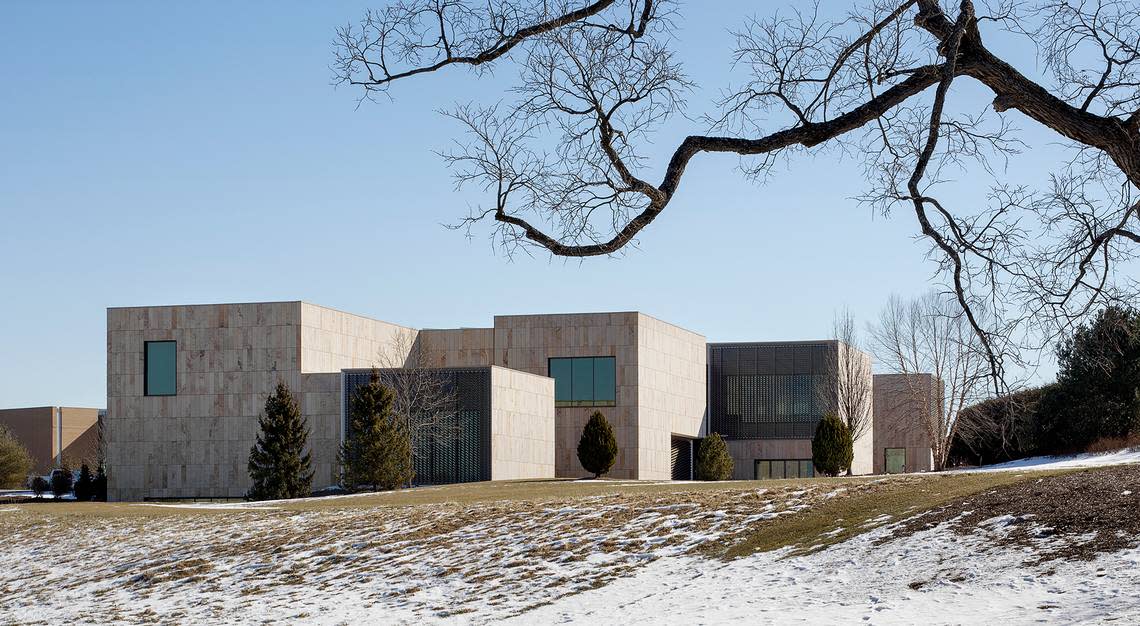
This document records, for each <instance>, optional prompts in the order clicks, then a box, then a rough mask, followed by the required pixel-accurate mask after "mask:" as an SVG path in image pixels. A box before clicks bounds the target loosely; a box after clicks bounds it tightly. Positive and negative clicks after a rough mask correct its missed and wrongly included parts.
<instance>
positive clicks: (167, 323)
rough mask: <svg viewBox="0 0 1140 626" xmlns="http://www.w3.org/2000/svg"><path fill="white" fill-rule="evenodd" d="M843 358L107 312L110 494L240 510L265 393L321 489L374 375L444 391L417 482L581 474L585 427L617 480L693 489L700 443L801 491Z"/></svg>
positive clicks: (667, 327) (346, 317)
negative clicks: (272, 396) (591, 428)
mask: <svg viewBox="0 0 1140 626" xmlns="http://www.w3.org/2000/svg"><path fill="white" fill-rule="evenodd" d="M846 349H847V348H846V346H844V345H842V344H840V343H838V342H834V341H817V342H779V343H748V344H711V345H710V344H707V343H706V342H705V338H704V337H703V336H701V335H699V334H697V333H694V332H692V331H689V330H685V329H683V328H680V327H678V326H675V325H673V324H669V323H667V322H664V321H661V320H658V319H656V318H654V317H651V316H649V315H645V314H644V313H638V312H617V313H576V314H548V315H505V316H496V317H495V318H494V320H493V324H492V325H491V326H490V327H487V328H457V329H416V328H411V327H407V326H401V325H397V324H392V323H389V322H383V321H380V320H375V319H370V318H367V317H362V316H359V315H353V314H350V313H344V312H341V311H337V310H334V309H329V308H326V307H321V306H317V305H314V304H310V303H307V302H298V301H295V302H263V303H246V304H209V305H179V306H155V307H128V308H111V309H108V310H107V415H106V419H105V436H106V446H107V449H106V458H107V470H108V479H109V495H110V497H111V498H112V499H115V500H137V499H144V498H215V497H240V496H241V495H243V494H244V493H245V492H246V490H247V488H248V486H249V478H248V474H247V471H246V462H247V459H248V455H249V450H250V447H251V446H252V445H253V443H254V440H255V437H256V434H257V417H258V415H259V414H260V413H261V411H262V408H263V406H264V402H265V398H266V396H267V395H268V394H269V393H271V392H272V391H273V388H274V387H275V386H276V384H277V382H278V381H281V382H284V383H286V384H287V385H288V386H289V387H290V389H291V390H292V391H293V393H294V395H295V396H296V397H297V398H298V401H299V402H300V406H301V412H302V414H303V415H304V416H305V418H306V419H307V422H308V425H309V428H310V435H309V445H310V448H311V453H312V459H313V469H314V472H315V475H314V487H316V488H321V487H325V486H330V485H333V484H335V483H336V481H337V477H338V474H339V468H338V467H337V463H336V453H337V449H338V447H339V446H340V444H341V443H342V441H343V438H344V437H345V436H346V435H345V434H346V418H345V415H346V412H347V408H346V407H347V401H348V398H349V397H350V395H351V392H352V390H353V389H355V388H356V386H357V385H359V384H362V382H363V381H365V380H367V376H368V375H369V373H370V371H371V369H372V368H379V369H380V371H381V372H382V373H383V375H384V376H386V377H393V376H407V375H409V372H412V371H430V372H432V375H433V376H437V377H438V378H439V380H443V381H446V384H447V385H448V389H451V390H452V391H453V392H454V402H455V404H454V410H453V411H452V412H451V417H449V418H448V419H451V420H453V422H452V423H451V426H452V427H454V428H453V431H454V432H455V433H458V434H456V435H454V436H453V437H452V438H451V439H448V440H447V441H442V440H432V441H427V440H424V441H421V442H420V443H418V444H417V448H416V449H417V452H416V458H415V462H416V468H417V475H418V482H420V483H425V484H428V483H444V482H457V481H467V480H488V479H490V480H503V479H523V478H553V477H582V476H586V475H588V474H587V472H586V471H585V470H583V469H582V467H581V465H580V464H579V462H578V459H577V453H576V448H577V444H578V439H579V437H580V436H581V433H582V428H583V427H584V425H585V423H586V421H587V420H588V419H589V417H590V415H591V414H592V413H593V412H594V411H601V412H602V413H604V414H605V416H606V417H607V419H608V420H609V421H610V423H611V424H612V426H613V428H614V432H615V436H616V438H617V443H618V449H619V452H618V457H617V461H616V463H615V465H614V467H613V469H612V470H611V471H610V473H609V475H610V476H611V477H614V478H627V479H660V480H667V479H670V478H675V479H687V478H690V477H691V476H692V466H693V458H694V452H695V446H694V443H695V442H696V441H697V440H698V439H699V438H700V437H702V436H704V435H705V434H707V433H708V432H714V431H715V432H720V433H721V434H722V435H724V436H725V437H726V439H728V440H729V447H730V450H731V452H732V454H733V457H734V458H735V460H736V468H735V471H734V477H735V478H742V479H753V478H784V477H803V476H811V475H813V473H814V472H813V470H812V468H811V463H810V459H811V442H810V439H811V435H812V433H814V429H815V424H816V423H817V422H818V421H819V419H820V417H821V416H822V412H823V410H824V406H825V405H827V404H829V402H827V401H826V399H824V398H823V397H822V395H821V394H820V393H819V391H818V390H819V389H820V388H823V387H826V385H823V382H824V380H825V378H826V372H825V367H824V366H825V364H826V363H827V362H828V360H829V359H834V358H835V355H837V354H839V351H842V350H846ZM859 354H860V355H861V356H862V357H865V362H866V364H867V368H866V372H867V373H866V375H867V377H868V380H870V376H871V373H870V357H867V356H866V355H862V353H859ZM389 380H390V381H392V380H395V379H392V378H389ZM706 383H707V384H706ZM821 385H822V386H821ZM706 407H708V411H706ZM875 421H876V427H877V423H878V421H879V420H878V417H876V420H875ZM880 454H881V450H880V449H879V443H878V433H877V432H876V433H875V434H872V433H868V434H867V435H865V436H864V437H862V438H860V440H859V441H857V442H856V460H855V467H854V471H855V472H856V473H870V472H871V471H872V470H873V469H874V466H875V464H876V463H877V461H873V460H872V459H873V458H877V457H878V456H880ZM912 454H913V453H912Z"/></svg>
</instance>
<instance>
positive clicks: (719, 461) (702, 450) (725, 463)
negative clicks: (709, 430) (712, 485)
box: [696, 433, 734, 480]
mask: <svg viewBox="0 0 1140 626" xmlns="http://www.w3.org/2000/svg"><path fill="white" fill-rule="evenodd" d="M733 465H734V463H733V460H732V455H731V454H729V453H728V444H726V443H725V442H724V439H723V438H722V437H721V436H720V433H713V434H711V435H709V436H708V437H705V438H704V439H702V440H701V445H700V446H699V447H698V448H697V467H696V470H697V471H696V477H697V480H728V479H729V478H731V477H732V467H733Z"/></svg>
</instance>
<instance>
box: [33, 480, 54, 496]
mask: <svg viewBox="0 0 1140 626" xmlns="http://www.w3.org/2000/svg"><path fill="white" fill-rule="evenodd" d="M31 487H32V493H34V494H36V497H37V498H42V497H43V495H44V493H46V492H47V490H48V489H51V483H49V482H48V481H47V480H46V479H44V477H43V476H36V477H35V478H32V485H31Z"/></svg>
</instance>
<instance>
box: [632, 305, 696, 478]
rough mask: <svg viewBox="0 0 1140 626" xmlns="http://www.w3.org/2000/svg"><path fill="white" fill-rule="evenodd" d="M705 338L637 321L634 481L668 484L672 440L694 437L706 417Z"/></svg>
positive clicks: (647, 319)
mask: <svg viewBox="0 0 1140 626" xmlns="http://www.w3.org/2000/svg"><path fill="white" fill-rule="evenodd" d="M707 357H708V349H707V344H706V342H705V338H704V336H702V335H698V334H697V333H694V332H691V331H688V330H685V329H684V328H680V327H678V326H674V325H672V324H668V323H666V322H663V321H661V320H659V319H656V318H653V317H650V316H648V315H644V314H638V317H637V380H638V383H639V384H638V387H637V394H638V396H637V440H638V452H637V478H640V479H653V480H669V479H670V478H671V477H672V473H671V471H670V470H671V466H670V456H671V455H670V451H671V449H670V442H671V435H673V434H677V435H684V436H686V437H696V436H697V435H698V434H699V433H700V430H701V424H702V423H703V421H704V416H705V396H706V393H705V380H706V377H707V376H708V368H707V367H706V362H707Z"/></svg>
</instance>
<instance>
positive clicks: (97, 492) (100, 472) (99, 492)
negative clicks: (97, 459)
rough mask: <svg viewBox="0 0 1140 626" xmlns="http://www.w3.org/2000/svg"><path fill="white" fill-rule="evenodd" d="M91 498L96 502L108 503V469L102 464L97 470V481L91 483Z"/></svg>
mask: <svg viewBox="0 0 1140 626" xmlns="http://www.w3.org/2000/svg"><path fill="white" fill-rule="evenodd" d="M91 496H92V498H93V499H94V500H95V501H96V502H106V501H107V468H106V466H105V465H103V464H102V463H100V464H99V467H98V468H96V469H95V479H94V480H92V481H91Z"/></svg>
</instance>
